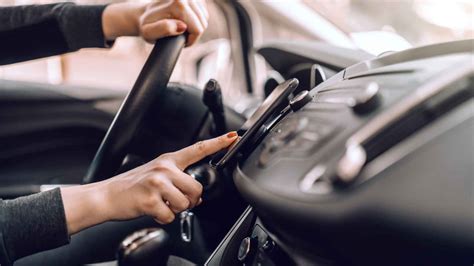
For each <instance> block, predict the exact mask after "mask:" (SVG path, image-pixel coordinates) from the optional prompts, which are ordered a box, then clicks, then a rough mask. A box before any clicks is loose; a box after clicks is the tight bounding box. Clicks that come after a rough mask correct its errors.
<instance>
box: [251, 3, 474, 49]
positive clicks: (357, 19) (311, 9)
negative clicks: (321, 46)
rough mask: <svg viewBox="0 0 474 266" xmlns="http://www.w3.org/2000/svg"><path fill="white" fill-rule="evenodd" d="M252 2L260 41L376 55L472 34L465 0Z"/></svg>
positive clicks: (470, 6)
mask: <svg viewBox="0 0 474 266" xmlns="http://www.w3.org/2000/svg"><path fill="white" fill-rule="evenodd" d="M254 6H255V8H256V10H257V11H258V14H259V17H260V19H261V24H262V40H261V41H262V42H265V41H267V40H271V39H285V38H286V39H288V37H291V38H292V39H303V40H319V41H323V42H327V43H330V44H334V45H337V46H341V47H346V48H360V49H363V50H366V51H367V52H369V53H372V54H379V53H381V52H384V51H388V50H403V49H406V48H409V47H411V46H420V45H427V44H432V43H439V42H448V41H454V40H459V39H467V38H473V37H474V34H473V33H474V26H473V25H474V21H473V18H474V14H473V10H474V2H472V1H469V0H450V1H446V0H398V1H366V0H339V1H315V0H295V1H292V2H291V5H290V4H288V2H287V1H255V2H254ZM275 28H278V29H275Z"/></svg>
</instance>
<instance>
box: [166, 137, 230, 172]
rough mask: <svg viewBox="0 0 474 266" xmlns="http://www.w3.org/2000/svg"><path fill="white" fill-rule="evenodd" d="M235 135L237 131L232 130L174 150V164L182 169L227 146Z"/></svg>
mask: <svg viewBox="0 0 474 266" xmlns="http://www.w3.org/2000/svg"><path fill="white" fill-rule="evenodd" d="M237 137H238V135H237V132H235V131H232V132H229V133H227V134H225V135H222V136H220V137H217V138H213V139H208V140H204V141H199V142H197V143H195V144H193V145H191V146H188V147H186V148H183V149H181V150H179V151H176V152H174V153H173V155H172V158H173V159H174V161H175V162H176V166H178V168H179V169H180V170H181V171H182V170H184V169H186V167H188V166H189V165H191V164H193V163H195V162H198V161H200V160H202V159H204V158H205V157H206V156H208V155H211V154H214V153H216V152H218V151H220V150H222V149H224V148H227V147H228V146H229V145H230V144H232V143H233V142H234V141H235V140H236V139H237Z"/></svg>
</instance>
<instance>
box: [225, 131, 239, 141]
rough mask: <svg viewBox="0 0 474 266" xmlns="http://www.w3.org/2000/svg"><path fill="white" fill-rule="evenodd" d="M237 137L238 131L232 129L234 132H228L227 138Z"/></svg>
mask: <svg viewBox="0 0 474 266" xmlns="http://www.w3.org/2000/svg"><path fill="white" fill-rule="evenodd" d="M235 137H237V132H235V131H232V132H229V133H227V138H229V139H233V138H235Z"/></svg>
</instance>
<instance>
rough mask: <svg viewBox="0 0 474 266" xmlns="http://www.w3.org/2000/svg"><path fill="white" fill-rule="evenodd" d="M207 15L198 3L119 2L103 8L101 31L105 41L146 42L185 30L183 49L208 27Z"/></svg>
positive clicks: (172, 0)
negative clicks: (128, 39) (137, 39)
mask: <svg viewBox="0 0 474 266" xmlns="http://www.w3.org/2000/svg"><path fill="white" fill-rule="evenodd" d="M208 19H209V13H208V11H207V7H206V3H205V1H202V0H161V1H157V2H152V3H148V4H136V3H119V4H111V5H109V6H107V7H106V8H105V10H104V13H103V15H102V28H103V31H104V35H105V37H106V39H107V40H114V39H116V38H117V37H120V36H141V37H143V38H144V39H145V40H146V41H147V42H150V43H153V42H154V41H156V40H157V39H160V38H163V37H167V36H175V35H179V34H182V33H183V32H185V31H188V33H189V37H188V41H187V46H190V45H192V44H194V43H195V42H196V41H197V40H198V39H199V37H200V36H201V35H202V33H203V32H204V30H205V29H206V28H207V26H208V22H207V21H208Z"/></svg>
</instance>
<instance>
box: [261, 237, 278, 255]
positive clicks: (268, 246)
mask: <svg viewBox="0 0 474 266" xmlns="http://www.w3.org/2000/svg"><path fill="white" fill-rule="evenodd" d="M274 247H275V242H274V241H273V240H271V239H270V238H267V241H265V243H263V245H262V249H263V251H265V252H267V253H268V252H271V251H272V250H273V248H274Z"/></svg>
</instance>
